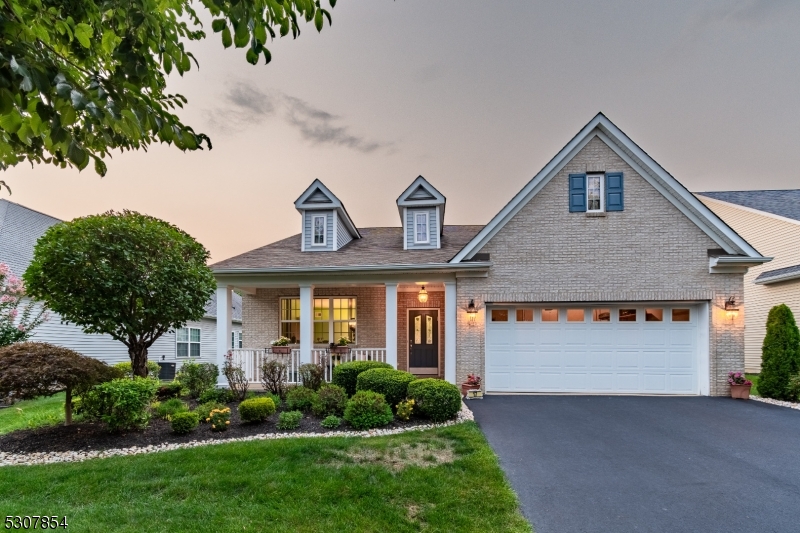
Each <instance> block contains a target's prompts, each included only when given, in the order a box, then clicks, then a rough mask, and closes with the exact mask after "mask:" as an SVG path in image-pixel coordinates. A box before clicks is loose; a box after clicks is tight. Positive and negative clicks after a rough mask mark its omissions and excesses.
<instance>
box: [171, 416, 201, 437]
mask: <svg viewBox="0 0 800 533" xmlns="http://www.w3.org/2000/svg"><path fill="white" fill-rule="evenodd" d="M199 423H200V417H199V416H197V413H196V412H194V411H181V412H180V413H175V414H174V415H172V421H171V425H172V431H173V432H175V433H177V434H178V435H186V434H187V433H189V432H191V431H193V430H194V429H195V428H196V427H197V425H198V424H199Z"/></svg>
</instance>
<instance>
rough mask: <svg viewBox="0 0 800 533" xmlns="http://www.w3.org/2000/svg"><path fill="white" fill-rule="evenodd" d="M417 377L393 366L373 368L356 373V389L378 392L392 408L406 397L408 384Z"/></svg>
mask: <svg viewBox="0 0 800 533" xmlns="http://www.w3.org/2000/svg"><path fill="white" fill-rule="evenodd" d="M416 379H417V378H416V377H414V374H410V373H408V372H403V371H402V370H395V369H393V368H373V369H371V370H367V371H365V372H362V373H361V374H359V375H358V378H357V379H356V391H362V390H371V391H373V392H379V393H381V394H383V396H384V398H386V402H387V403H388V404H389V406H390V407H391V408H392V409H394V408H395V407H396V406H397V404H398V403H400V402H401V401H402V400H405V399H406V396H407V394H408V384H409V383H411V382H412V381H415V380H416Z"/></svg>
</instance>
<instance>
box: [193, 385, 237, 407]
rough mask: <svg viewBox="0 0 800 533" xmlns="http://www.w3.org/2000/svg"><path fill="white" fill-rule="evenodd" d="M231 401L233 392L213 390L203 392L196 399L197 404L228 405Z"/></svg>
mask: <svg viewBox="0 0 800 533" xmlns="http://www.w3.org/2000/svg"><path fill="white" fill-rule="evenodd" d="M232 401H233V392H232V391H231V390H230V389H223V388H219V389H217V388H215V387H211V388H210V389H206V390H204V391H203V392H202V393H200V396H198V398H197V403H209V402H213V403H230V402H232Z"/></svg>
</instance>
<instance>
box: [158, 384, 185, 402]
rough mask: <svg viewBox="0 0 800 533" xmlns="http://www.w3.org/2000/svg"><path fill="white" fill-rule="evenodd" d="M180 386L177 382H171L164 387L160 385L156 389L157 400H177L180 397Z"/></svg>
mask: <svg viewBox="0 0 800 533" xmlns="http://www.w3.org/2000/svg"><path fill="white" fill-rule="evenodd" d="M181 389H182V387H181V384H180V383H178V382H177V381H172V382H170V383H167V384H166V385H161V386H160V387H159V388H158V398H159V399H160V400H166V399H167V398H177V397H179V396H180V395H181Z"/></svg>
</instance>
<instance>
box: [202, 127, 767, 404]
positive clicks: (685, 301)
mask: <svg viewBox="0 0 800 533" xmlns="http://www.w3.org/2000/svg"><path fill="white" fill-rule="evenodd" d="M487 179H498V178H497V177H491V178H489V177H487ZM479 195H480V191H476V202H477V201H480V196H479ZM387 200H388V199H387ZM375 201H382V199H380V198H376V199H375ZM446 205H447V201H446V198H445V196H444V195H443V194H442V192H440V191H439V190H438V189H437V188H436V187H434V186H433V184H431V183H430V182H428V181H427V180H426V179H425V178H423V177H421V176H420V177H418V178H416V179H415V180H414V181H413V182H412V183H411V184H410V185H409V186H408V187H407V188H406V189H405V190H404V191H402V193H401V194H400V196H399V197H398V198H397V200H396V207H397V210H398V215H399V219H400V224H401V225H400V226H399V227H382V228H360V227H358V226H357V225H356V223H355V221H354V219H353V218H352V217H351V216H350V214H349V213H348V211H347V209H345V206H344V203H343V202H342V200H341V199H340V198H338V197H337V196H336V195H335V194H334V193H333V191H331V190H330V189H329V188H327V187H326V186H325V185H324V184H323V183H322V182H321V181H319V180H315V181H314V182H313V183H312V184H311V185H310V186H309V187H308V188H307V189H306V190H305V192H303V194H302V195H300V197H299V198H298V199H297V201H296V202H295V207H296V209H297V211H298V212H299V213H300V221H301V224H300V228H299V229H300V233H298V234H296V235H294V236H292V237H289V238H287V239H283V240H280V241H277V242H274V243H272V244H268V245H266V246H263V247H261V248H257V249H255V250H251V251H249V252H246V253H243V254H241V255H238V256H235V257H231V258H229V259H226V260H223V261H220V262H218V263H216V264H214V265H212V266H211V268H212V270H213V271H214V274H215V276H216V279H217V284H218V288H217V302H218V304H220V305H219V306H218V309H217V316H218V318H220V320H219V321H218V322H217V327H218V328H219V332H218V338H225V337H226V335H227V334H228V333H227V332H228V329H227V328H229V327H230V326H229V325H228V319H227V317H226V312H227V308H228V306H227V305H226V302H227V301H229V300H228V299H229V298H230V297H231V291H232V290H233V289H234V288H235V289H237V290H240V291H241V292H242V293H243V294H244V311H243V314H242V334H243V344H244V348H243V349H242V350H236V351H235V353H236V354H237V357H239V358H240V360H242V361H243V362H246V363H247V365H249V366H248V368H253V367H254V366H255V364H254V363H253V361H254V360H255V361H257V360H258V358H261V357H265V355H266V352H265V350H264V348H265V347H267V346H268V343H269V341H270V340H271V339H275V338H277V337H278V336H279V335H281V334H283V335H285V336H287V337H290V338H291V339H292V341H293V343H294V345H293V348H294V349H293V351H292V354H291V361H290V362H291V364H292V365H295V364H300V363H306V362H312V361H318V360H319V361H323V362H325V363H326V364H328V365H332V364H334V363H335V362H338V361H340V360H343V359H346V358H349V359H377V360H384V361H386V362H388V363H390V364H391V365H392V366H395V367H397V368H399V369H402V370H408V371H410V372H413V373H414V374H417V375H422V376H438V377H443V378H444V379H446V380H448V381H450V382H453V383H456V382H461V381H463V380H464V379H465V378H466V376H467V375H468V374H471V373H476V374H480V375H481V376H483V377H484V388H485V390H486V391H487V392H489V393H506V392H508V393H510V392H551V393H552V392H565V393H624V394H691V395H698V394H701V395H723V394H727V393H728V384H727V381H726V379H727V373H728V372H729V371H731V370H740V369H742V368H743V366H744V322H743V319H742V316H741V315H739V316H732V314H731V312H730V310H728V311H727V312H726V310H725V306H726V302H729V301H731V300H730V299H731V298H733V299H734V301H736V302H738V301H740V300H741V299H742V295H743V290H744V289H743V279H744V274H745V273H746V272H747V270H748V268H750V267H754V266H759V265H761V264H763V263H765V262H766V261H769V258H766V257H763V256H762V255H761V254H759V253H758V252H757V251H756V250H755V249H754V248H753V247H752V246H750V245H749V244H748V243H747V242H746V241H745V240H744V239H743V238H742V237H741V236H739V235H738V234H737V233H736V232H735V231H733V230H732V229H731V228H730V227H728V226H727V225H726V224H725V223H724V222H722V220H720V218H719V217H718V216H717V215H715V214H714V213H713V212H712V211H711V210H710V209H708V208H707V207H706V206H705V205H704V204H703V203H702V202H700V201H699V200H698V199H697V198H695V197H694V196H693V195H692V194H691V193H690V192H689V191H688V190H686V188H684V187H683V186H682V185H681V184H680V183H679V182H678V181H677V180H676V179H675V178H674V177H673V176H671V175H670V174H669V173H668V172H667V171H665V170H664V169H663V168H662V167H661V166H659V165H658V163H656V162H655V161H654V160H653V159H652V158H651V157H650V156H649V155H647V153H645V152H644V151H643V150H642V149H641V148H640V147H639V146H638V145H636V144H635V143H634V142H633V141H632V140H631V139H630V138H628V136H627V135H625V134H624V133H623V132H622V131H621V130H620V129H619V128H617V126H615V125H614V124H613V123H612V122H611V121H610V120H609V119H608V118H606V117H605V116H604V115H603V114H598V115H597V116H596V117H594V118H593V119H592V120H591V121H590V122H589V123H588V124H587V125H586V126H585V127H584V128H583V129H581V130H580V131H579V132H578V134H577V135H576V136H575V137H574V138H573V139H572V140H571V141H569V143H568V144H567V145H566V146H565V147H564V148H563V149H562V150H561V151H560V152H559V153H558V154H556V155H555V157H554V158H553V159H552V160H551V161H550V162H549V163H547V165H545V167H544V168H543V169H542V170H541V171H540V172H539V173H538V174H537V175H536V176H535V177H534V178H533V179H532V180H531V181H530V182H528V183H527V184H526V185H525V187H523V189H522V190H521V191H520V192H519V193H517V195H516V196H514V197H513V198H512V199H511V200H510V201H509V202H508V203H507V204H506V205H505V206H504V207H503V209H502V210H501V211H500V212H499V213H497V214H496V215H495V216H494V217H493V218H492V219H491V220H490V221H489V223H488V224H486V225H481V226H477V225H476V226H456V225H448V224H446V219H445V216H446V209H445V208H446ZM728 306H729V307H730V304H728ZM339 337H346V338H348V339H349V340H351V341H353V342H354V348H353V349H352V350H351V352H350V353H349V354H348V355H347V356H346V357H345V356H340V355H336V354H328V351H327V350H326V347H327V346H328V344H329V343H331V342H335V341H337V340H338V338H339ZM226 349H227V345H220V346H219V347H218V350H217V354H218V357H222V354H223V353H224V351H226ZM332 361H333V362H332ZM251 379H255V377H254V376H253V375H252V374H251Z"/></svg>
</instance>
